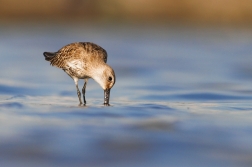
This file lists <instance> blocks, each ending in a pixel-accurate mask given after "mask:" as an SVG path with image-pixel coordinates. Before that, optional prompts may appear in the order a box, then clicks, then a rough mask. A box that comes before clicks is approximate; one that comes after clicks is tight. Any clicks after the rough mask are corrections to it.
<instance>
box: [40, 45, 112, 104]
mask: <svg viewBox="0 0 252 167" xmlns="http://www.w3.org/2000/svg"><path fill="white" fill-rule="evenodd" d="M44 56H45V60H47V61H50V63H51V65H52V66H56V67H58V68H61V69H63V70H64V71H65V72H66V73H67V74H68V75H69V76H70V77H71V78H72V79H73V80H74V81H75V85H76V87H77V94H78V97H79V101H80V104H82V102H81V99H80V91H79V89H78V79H85V84H84V87H83V89H82V93H83V98H84V104H85V103H86V101H85V88H86V84H87V79H89V78H93V79H94V80H95V81H97V82H98V83H99V84H100V85H101V87H102V88H103V89H104V90H110V89H111V88H112V87H113V85H114V83H115V73H114V71H113V69H112V68H111V67H110V66H109V65H107V64H106V62H107V52H106V50H105V49H103V48H102V47H100V46H98V45H96V44H94V43H91V42H76V43H71V44H68V45H66V46H64V47H62V48H61V49H60V50H58V51H57V52H44ZM108 78H109V79H108ZM110 78H112V80H110ZM105 103H107V104H108V99H107V100H105V101H104V104H105Z"/></svg>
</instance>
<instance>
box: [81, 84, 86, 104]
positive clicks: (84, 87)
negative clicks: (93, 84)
mask: <svg viewBox="0 0 252 167" xmlns="http://www.w3.org/2000/svg"><path fill="white" fill-rule="evenodd" d="M86 86H87V79H85V82H84V86H83V88H82V95H83V101H84V105H85V104H86V98H85V94H86Z"/></svg>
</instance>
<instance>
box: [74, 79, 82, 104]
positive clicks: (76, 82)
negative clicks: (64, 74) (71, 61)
mask: <svg viewBox="0 0 252 167" xmlns="http://www.w3.org/2000/svg"><path fill="white" fill-rule="evenodd" d="M74 83H75V86H76V89H77V95H78V98H79V102H80V104H79V105H82V102H81V92H80V90H79V88H78V79H74Z"/></svg>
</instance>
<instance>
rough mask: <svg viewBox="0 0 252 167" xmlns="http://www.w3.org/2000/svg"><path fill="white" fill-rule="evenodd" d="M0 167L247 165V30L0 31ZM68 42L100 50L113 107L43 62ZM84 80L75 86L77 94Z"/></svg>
mask: <svg viewBox="0 0 252 167" xmlns="http://www.w3.org/2000/svg"><path fill="white" fill-rule="evenodd" d="M0 30H1V31H0V35H1V37H2V38H1V39H0V53H1V55H0V56H1V61H0V70H1V73H0V125H1V126H0V166H6V167H12V166H19V167H20V166H21V167H22V166H24V167H29V166H43V167H44V166H70V165H71V166H97V167H98V166H111V167H113V166H115V167H118V166H120V167H124V166H125V167H126V166H146V167H152V166H160V167H162V166H179V167H183V166H196V167H197V166H199V167H201V166H209V167H210V166H217V167H223V166H228V167H233V166H234V167H236V166H237V167H238V166H239V167H243V166H244V167H246V166H248V167H249V166H251V165H252V133H251V132H252V103H251V102H252V84H251V83H252V82H251V81H252V67H251V64H252V56H251V53H252V49H251V46H252V40H251V39H252V38H251V37H252V31H250V30H248V29H239V28H237V29H234V28H233V29H231V28H213V27H212V28H196V27H174V26H170V27H169V26H164V27H153V26H129V25H127V26H108V25H101V24H93V25H89V26H87V25H70V26H69V25H68V26H66V25H50V24H49V25H44V26H41V25H35V24H28V25H2V26H1V27H0ZM76 41H83V42H85V41H90V42H95V43H97V44H99V45H101V46H102V47H104V48H105V49H106V50H107V52H108V55H109V57H108V64H110V65H111V66H112V67H113V68H114V70H115V73H116V76H117V79H116V84H115V86H114V88H113V89H112V91H111V101H110V103H111V107H104V106H102V103H103V90H102V89H101V88H100V87H99V85H98V84H97V83H95V82H94V81H92V80H90V81H89V82H88V85H87V94H86V96H87V106H85V107H78V99H77V95H76V90H75V86H74V83H73V81H72V80H71V79H70V78H69V77H68V76H67V75H66V74H65V73H64V72H63V71H62V70H60V69H57V68H55V67H51V66H50V65H49V63H48V62H46V61H44V58H43V55H42V53H43V52H44V51H57V50H58V49H60V48H61V47H62V46H64V45H65V44H68V43H71V42H76ZM82 84H83V81H81V82H79V87H81V86H82Z"/></svg>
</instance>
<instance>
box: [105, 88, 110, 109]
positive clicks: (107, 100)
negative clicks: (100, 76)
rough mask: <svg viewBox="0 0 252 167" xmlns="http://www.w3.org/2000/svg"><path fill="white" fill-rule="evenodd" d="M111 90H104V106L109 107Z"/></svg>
mask: <svg viewBox="0 0 252 167" xmlns="http://www.w3.org/2000/svg"><path fill="white" fill-rule="evenodd" d="M109 95H110V89H105V90H104V106H109Z"/></svg>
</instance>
